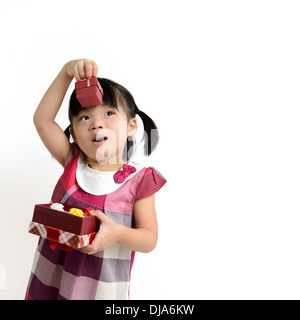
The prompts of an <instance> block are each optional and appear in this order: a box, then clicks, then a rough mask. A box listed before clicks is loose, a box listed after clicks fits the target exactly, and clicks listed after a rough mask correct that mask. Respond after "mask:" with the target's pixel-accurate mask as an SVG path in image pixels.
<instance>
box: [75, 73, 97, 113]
mask: <svg viewBox="0 0 300 320" xmlns="http://www.w3.org/2000/svg"><path fill="white" fill-rule="evenodd" d="M75 90H76V98H77V100H78V101H79V103H80V104H81V106H82V107H92V106H97V105H99V104H102V96H103V89H102V87H101V86H100V83H99V81H98V79H97V78H88V79H84V80H80V81H77V82H75Z"/></svg>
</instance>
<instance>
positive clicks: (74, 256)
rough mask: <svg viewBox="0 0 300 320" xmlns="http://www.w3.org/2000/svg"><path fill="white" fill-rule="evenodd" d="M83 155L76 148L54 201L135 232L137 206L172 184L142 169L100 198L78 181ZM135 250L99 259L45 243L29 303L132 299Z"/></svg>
mask: <svg viewBox="0 0 300 320" xmlns="http://www.w3.org/2000/svg"><path fill="white" fill-rule="evenodd" d="M80 153H81V151H80V150H79V149H78V147H77V145H76V144H74V143H73V144H72V145H71V148H70V151H69V153H68V156H67V160H66V165H65V169H64V172H63V174H62V176H61V177H60V179H59V181H58V182H57V185H56V187H55V189H54V192H53V195H52V199H51V202H61V203H67V204H71V205H73V206H74V207H76V206H77V207H82V208H85V207H92V208H93V209H97V210H101V211H102V212H104V213H105V214H106V215H107V216H109V217H110V218H112V219H113V220H114V221H116V222H117V223H119V224H122V225H125V226H127V227H131V228H132V227H134V213H133V205H134V202H135V201H136V200H138V199H141V198H143V197H146V196H148V195H151V194H154V193H155V192H156V191H158V190H159V189H160V188H161V187H162V186H163V185H164V184H165V182H166V180H165V178H164V177H163V176H162V175H161V174H160V173H159V172H158V171H157V170H155V169H154V168H151V167H150V168H146V167H141V166H140V165H137V164H134V163H132V164H133V165H134V166H135V167H137V172H136V173H135V174H134V175H130V176H129V177H127V178H126V180H125V181H124V182H123V183H122V184H120V186H117V188H116V189H115V190H113V191H112V192H110V193H107V194H102V195H94V194H90V193H88V192H86V191H85V190H83V189H82V188H81V186H80V185H79V184H78V181H77V179H76V171H77V167H78V159H79V156H80ZM134 254H135V252H134V251H131V250H129V249H127V248H125V247H122V246H120V245H119V244H117V243H114V244H112V245H111V246H110V247H108V248H107V249H105V250H104V251H100V252H97V253H96V254H93V255H88V254H86V253H85V252H84V251H83V250H82V249H72V251H71V252H69V251H64V250H61V249H59V248H56V249H55V250H52V249H51V248H50V241H49V240H47V239H42V238H40V240H39V245H38V248H37V250H36V253H35V257H34V261H33V266H32V271H31V275H30V279H29V283H28V288H27V292H26V298H25V299H26V300H44V299H45V300H74V299H76V300H79V299H80V300H81V299H82V300H83V299H88V300H103V299H113V300H121V299H122V300H123V299H129V283H130V276H131V269H132V265H133V261H134Z"/></svg>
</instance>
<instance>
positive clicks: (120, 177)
mask: <svg viewBox="0 0 300 320" xmlns="http://www.w3.org/2000/svg"><path fill="white" fill-rule="evenodd" d="M134 172H136V168H135V167H132V166H130V165H129V164H126V163H124V164H123V170H121V169H120V170H118V171H117V172H116V173H115V174H114V179H115V181H116V182H118V183H122V182H124V181H125V179H126V178H127V177H128V176H129V175H130V174H131V173H134Z"/></svg>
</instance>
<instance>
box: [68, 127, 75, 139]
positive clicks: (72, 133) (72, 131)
mask: <svg viewBox="0 0 300 320" xmlns="http://www.w3.org/2000/svg"><path fill="white" fill-rule="evenodd" d="M69 132H70V134H71V136H72V139H73V141H74V142H75V143H76V135H75V132H74V130H73V128H72V126H70V127H69Z"/></svg>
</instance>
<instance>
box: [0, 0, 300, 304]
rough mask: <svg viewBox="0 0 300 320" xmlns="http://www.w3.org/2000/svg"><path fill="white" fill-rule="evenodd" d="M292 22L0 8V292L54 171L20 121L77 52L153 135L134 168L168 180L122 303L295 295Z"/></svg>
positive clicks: (9, 285) (42, 5)
mask: <svg viewBox="0 0 300 320" xmlns="http://www.w3.org/2000/svg"><path fill="white" fill-rule="evenodd" d="M299 16H300V4H299V2H298V1H287V0H285V1H275V0H272V1H263V0H260V1H254V0H252V1H196V0H195V1H192V0H185V1H176V0H173V1H167V0H160V1H158V0H155V1H153V0H152V1H138V0H135V1H132V0H126V1H116V0H113V1H100V0H97V1H89V0H84V1H78V0H72V1H61V0H59V1H53V0H52V1H37V0H34V1H29V0H27V1H21V0H20V1H16V0H2V1H1V3H0V29H1V36H0V37H1V51H0V57H1V59H0V63H1V67H0V70H1V77H0V88H1V89H0V90H1V91H0V92H1V102H0V114H1V126H0V139H1V140H0V141H1V149H0V150H1V158H0V159H1V160H0V161H1V166H0V181H1V183H0V197H1V198H0V212H1V223H0V282H1V283H0V298H1V299H23V298H24V295H25V290H26V286H27V281H28V278H29V274H30V269H31V264H32V258H33V255H34V252H35V248H36V244H37V241H38V238H37V237H35V236H33V235H30V234H28V233H27V229H28V223H29V221H30V219H31V217H32V213H33V207H34V204H36V203H46V202H48V201H49V200H50V196H51V194H52V190H53V188H54V186H55V183H56V181H57V179H58V178H59V176H60V175H61V173H62V168H61V167H60V165H59V164H58V163H56V161H55V160H53V159H52V158H51V156H50V155H49V153H48V152H47V150H46V149H45V147H44V146H43V144H42V142H41V141H40V140H39V137H38V135H37V133H36V132H35V128H34V126H33V123H32V116H33V113H34V111H35V108H36V107H37V105H38V103H39V101H40V99H41V98H42V96H43V94H44V92H45V90H46V89H47V88H48V86H49V85H50V83H51V82H52V81H53V79H54V78H55V76H56V75H57V73H58V72H59V71H60V69H61V68H62V66H63V65H64V64H65V63H66V62H67V61H69V60H72V59H75V58H90V59H93V60H94V61H96V62H97V64H98V65H99V76H102V77H107V78H110V79H113V80H115V81H117V82H119V83H121V84H122V85H124V86H125V87H127V88H128V89H129V90H130V91H131V92H132V93H133V95H134V97H135V99H136V102H137V104H138V106H139V107H140V109H141V110H143V111H144V112H146V113H148V114H149V115H150V116H151V117H152V118H153V119H154V120H155V121H156V122H157V125H158V127H159V129H160V135H161V141H160V144H159V147H158V149H157V151H156V152H155V153H154V154H153V156H151V157H150V158H149V159H146V158H144V157H143V156H142V152H139V153H138V154H137V155H136V158H135V161H137V162H141V163H143V164H145V165H153V166H154V167H156V168H157V169H158V170H159V171H160V172H161V173H162V174H163V175H164V176H165V177H166V178H167V179H168V183H167V184H166V185H165V187H164V188H163V189H162V190H161V191H159V193H158V194H157V197H156V199H157V212H158V220H159V231H160V237H159V243H158V245H157V248H156V249H155V250H154V251H153V252H151V253H149V254H142V253H137V254H136V260H135V264H134V267H133V271H132V283H131V299H299V298H300V293H299V286H300V279H299V277H300V276H299V275H300V273H299V268H300V258H299V240H300V239H299V222H300V219H299V191H300V171H299V164H300V152H299V136H300V129H299V116H300V112H299V102H300V98H299V84H300V72H299V71H300V70H299V69H300V43H299V39H300V38H299V36H300V19H299ZM73 87H74V82H72V84H71V87H70V90H69V92H68V94H67V97H66V99H65V100H64V102H63V105H62V108H61V111H60V113H59V115H58V118H57V121H58V123H59V124H60V125H61V126H62V127H63V128H65V127H66V126H67V125H68V120H67V108H68V97H69V94H70V92H71V90H73ZM140 130H141V128H140Z"/></svg>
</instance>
